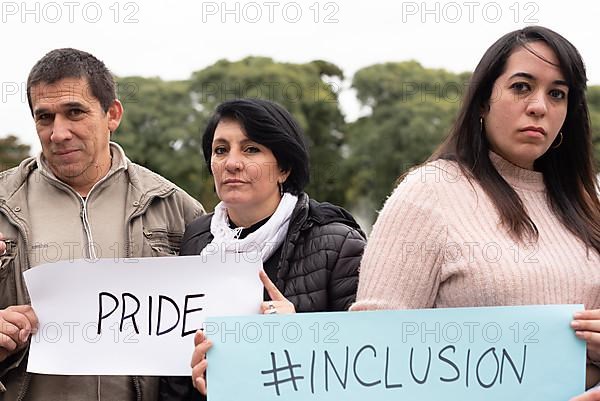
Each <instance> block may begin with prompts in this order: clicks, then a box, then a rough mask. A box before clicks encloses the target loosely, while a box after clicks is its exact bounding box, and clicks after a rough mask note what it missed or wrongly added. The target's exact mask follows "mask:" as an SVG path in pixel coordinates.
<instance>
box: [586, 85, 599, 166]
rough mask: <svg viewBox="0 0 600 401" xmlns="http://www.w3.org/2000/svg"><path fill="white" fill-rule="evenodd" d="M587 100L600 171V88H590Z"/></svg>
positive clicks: (593, 143) (595, 153)
mask: <svg viewBox="0 0 600 401" xmlns="http://www.w3.org/2000/svg"><path fill="white" fill-rule="evenodd" d="M587 99H588V106H589V109H590V120H591V122H592V146H593V147H594V156H595V158H596V167H597V168H599V169H600V86H590V87H589V88H588V93H587Z"/></svg>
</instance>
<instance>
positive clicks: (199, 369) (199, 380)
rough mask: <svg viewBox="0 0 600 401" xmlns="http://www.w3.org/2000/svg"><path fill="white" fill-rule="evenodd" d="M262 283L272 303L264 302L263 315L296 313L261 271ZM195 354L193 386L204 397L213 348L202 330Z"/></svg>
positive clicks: (195, 339)
mask: <svg viewBox="0 0 600 401" xmlns="http://www.w3.org/2000/svg"><path fill="white" fill-rule="evenodd" d="M258 276H259V278H260V281H262V283H263V285H264V286H265V289H266V290H267V293H268V294H269V297H271V301H268V302H263V303H262V304H261V306H260V312H261V313H262V314H273V313H280V314H291V313H296V308H295V307H294V304H292V303H291V302H290V301H288V300H287V299H286V297H284V296H283V294H282V293H281V291H279V289H277V287H276V286H275V284H273V282H272V281H271V280H270V279H269V277H268V276H267V274H266V273H265V272H264V271H263V270H261V271H259V272H258ZM194 346H195V348H194V353H193V354H192V363H191V366H192V384H193V385H194V387H195V388H196V390H198V391H199V392H200V393H201V394H202V395H206V368H207V366H208V362H207V360H206V353H207V352H208V350H209V349H210V347H211V346H212V342H211V341H210V340H208V339H207V338H206V336H205V335H204V333H203V332H202V331H201V330H198V331H197V332H196V336H195V337H194Z"/></svg>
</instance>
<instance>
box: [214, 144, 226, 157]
mask: <svg viewBox="0 0 600 401" xmlns="http://www.w3.org/2000/svg"><path fill="white" fill-rule="evenodd" d="M213 153H214V154H215V155H222V154H223V153H225V148H224V147H222V146H219V147H218V148H215V149H214V150H213Z"/></svg>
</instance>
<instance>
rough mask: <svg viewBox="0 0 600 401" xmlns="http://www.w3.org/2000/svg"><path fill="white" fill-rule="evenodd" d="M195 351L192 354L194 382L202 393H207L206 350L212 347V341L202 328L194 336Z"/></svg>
mask: <svg viewBox="0 0 600 401" xmlns="http://www.w3.org/2000/svg"><path fill="white" fill-rule="evenodd" d="M194 346H195V347H194V353H193V354H192V363H191V365H192V384H193V385H194V387H195V388H196V390H198V391H199V392H200V393H201V394H202V395H206V367H207V366H208V362H207V361H206V352H207V351H208V349H209V348H210V347H212V342H211V341H210V340H209V339H207V338H206V336H205V335H204V333H203V332H202V330H198V331H197V332H196V336H195V337H194Z"/></svg>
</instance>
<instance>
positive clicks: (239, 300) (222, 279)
mask: <svg viewBox="0 0 600 401" xmlns="http://www.w3.org/2000/svg"><path fill="white" fill-rule="evenodd" d="M261 268H262V261H261V260H260V255H259V254H258V253H237V254H235V253H227V254H225V253H222V254H217V255H208V256H180V257H172V258H171V257H164V258H137V259H120V260H113V259H100V260H98V261H95V262H91V261H84V260H76V261H62V262H57V263H52V264H46V265H40V266H37V267H35V268H33V269H30V270H28V271H26V272H25V273H24V275H25V280H26V282H27V288H28V290H29V295H30V297H31V304H32V306H33V309H34V311H35V313H36V314H37V317H38V319H39V322H40V325H39V330H38V332H37V333H36V335H34V336H33V337H32V339H31V349H30V352H29V362H28V366H27V370H28V371H29V372H32V373H46V374H65V375H145V376H189V375H191V368H190V360H191V356H192V352H193V347H194V334H195V332H196V330H197V329H199V328H200V327H201V326H202V323H203V322H204V319H205V318H206V317H208V316H233V315H249V314H255V313H258V312H259V308H260V303H261V302H262V299H263V286H262V283H261V282H260V279H259V277H258V271H259V269H261Z"/></svg>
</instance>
